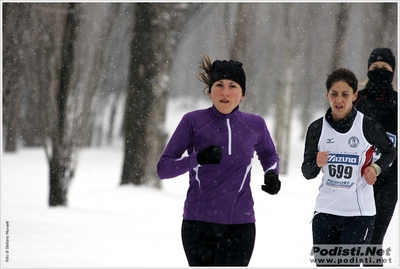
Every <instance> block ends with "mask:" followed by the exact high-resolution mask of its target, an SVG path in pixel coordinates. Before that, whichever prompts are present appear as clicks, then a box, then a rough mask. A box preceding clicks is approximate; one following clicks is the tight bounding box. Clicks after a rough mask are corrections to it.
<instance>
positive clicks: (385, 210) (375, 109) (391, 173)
mask: <svg viewBox="0 0 400 269" xmlns="http://www.w3.org/2000/svg"><path fill="white" fill-rule="evenodd" d="M395 67H396V60H395V56H394V54H393V52H392V51H391V50H390V49H389V48H377V49H374V50H373V51H372V52H371V54H370V56H369V59H368V73H367V76H368V82H367V84H366V86H365V88H364V90H361V91H360V92H359V94H358V98H357V99H356V100H355V101H354V105H355V107H356V108H357V110H358V111H360V112H362V113H364V114H365V115H367V116H369V117H371V118H373V119H375V120H376V121H377V122H379V123H380V124H381V125H382V127H383V128H384V129H385V131H386V133H387V135H388V137H389V138H390V139H391V140H392V142H393V144H394V145H396V147H397V92H396V91H395V90H394V89H393V85H392V83H393V77H394V71H395ZM379 155H380V154H379V152H376V154H375V157H376V158H379ZM397 180H398V179H397V156H396V159H395V160H394V162H393V163H392V164H391V165H390V166H389V167H388V169H386V170H385V171H382V173H381V174H380V175H379V176H378V179H377V181H376V183H375V184H374V196H375V205H376V216H375V224H374V232H373V234H372V239H371V244H374V245H382V244H383V240H384V238H385V234H386V231H387V229H388V226H389V224H390V221H391V219H392V216H393V212H394V210H395V207H396V204H397V191H398V190H397V184H398V181H397ZM365 265H366V264H365ZM377 265H378V264H373V266H377ZM379 265H380V266H383V263H381V264H379Z"/></svg>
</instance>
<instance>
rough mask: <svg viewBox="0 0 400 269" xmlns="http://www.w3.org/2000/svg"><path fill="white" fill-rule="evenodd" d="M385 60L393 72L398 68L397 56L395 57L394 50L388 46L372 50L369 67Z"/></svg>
mask: <svg viewBox="0 0 400 269" xmlns="http://www.w3.org/2000/svg"><path fill="white" fill-rule="evenodd" d="M380 61H381V62H385V63H388V64H389V65H390V67H392V69H393V72H394V69H395V68H396V58H395V57H394V54H393V52H392V51H391V50H390V49H388V48H377V49H374V50H373V51H372V52H371V55H370V56H369V59H368V69H369V67H370V66H371V64H373V63H374V62H380Z"/></svg>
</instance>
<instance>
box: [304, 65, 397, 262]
mask: <svg viewBox="0 0 400 269" xmlns="http://www.w3.org/2000/svg"><path fill="white" fill-rule="evenodd" d="M357 84H358V80H357V78H356V77H355V75H354V73H353V72H352V71H350V70H348V69H345V68H341V69H338V70H335V71H334V72H333V73H332V74H330V75H329V76H328V78H327V81H326V89H327V94H326V96H327V99H328V101H329V104H330V108H329V109H328V111H327V112H326V114H325V116H324V117H322V118H319V119H318V120H316V121H314V122H313V123H311V125H310V126H309V127H308V130H307V135H306V141H305V149H304V160H303V163H302V173H303V176H304V177H305V178H306V179H312V178H315V177H316V176H317V175H318V174H319V173H320V171H321V170H322V172H323V173H322V182H321V185H320V188H319V195H318V197H317V199H316V205H315V208H314V211H315V213H314V217H313V221H312V233H313V245H314V247H315V246H317V245H327V244H331V245H332V244H333V245H343V244H369V241H370V239H371V235H372V230H373V224H374V216H375V203H374V194H373V187H372V185H373V184H374V183H375V181H376V177H377V175H379V174H380V173H381V171H383V170H385V169H386V168H387V167H388V166H389V165H390V163H391V162H392V161H393V160H394V158H395V157H396V148H395V147H394V146H393V144H392V142H391V140H390V139H389V138H388V137H387V135H386V133H385V131H384V130H383V128H382V127H381V126H380V125H379V123H377V122H376V121H374V120H372V119H371V118H368V117H365V116H364V115H363V114H362V113H361V112H358V111H357V110H356V109H355V108H354V107H353V101H354V100H355V99H356V98H357V94H358V92H357ZM374 149H378V150H379V151H380V152H381V153H382V156H381V158H380V159H379V160H377V161H376V162H375V163H372V154H373V151H374ZM317 265H326V264H323V262H322V263H320V264H318V263H317ZM336 265H337V264H336ZM343 265H345V266H348V264H343Z"/></svg>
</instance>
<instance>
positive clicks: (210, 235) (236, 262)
mask: <svg viewBox="0 0 400 269" xmlns="http://www.w3.org/2000/svg"><path fill="white" fill-rule="evenodd" d="M255 236H256V228H255V224H254V223H246V224H230V225H225V224H216V223H210V222H203V221H192V220H183V222H182V243H183V248H184V250H185V254H186V258H187V260H188V262H189V266H247V265H248V264H249V262H250V258H251V255H252V254H253V249H254V243H255Z"/></svg>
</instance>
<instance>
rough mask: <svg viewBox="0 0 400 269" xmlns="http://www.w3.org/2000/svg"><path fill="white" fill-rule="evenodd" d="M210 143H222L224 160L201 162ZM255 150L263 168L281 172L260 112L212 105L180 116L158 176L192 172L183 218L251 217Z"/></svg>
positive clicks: (228, 220)
mask: <svg viewBox="0 0 400 269" xmlns="http://www.w3.org/2000/svg"><path fill="white" fill-rule="evenodd" d="M209 145H218V146H220V147H221V148H222V159H221V162H220V163H219V164H209V165H199V164H198V162H197V159H196V155H197V152H198V151H200V150H202V149H205V148H206V147H208V146H209ZM185 151H187V154H185V155H184V153H185ZM254 151H256V153H257V155H258V159H259V161H260V163H261V165H262V167H263V170H264V172H266V171H268V170H274V171H276V172H277V173H278V172H279V158H278V154H277V152H276V149H275V145H274V143H273V141H272V138H271V135H270V133H269V131H268V128H267V125H266V123H265V121H264V119H263V118H262V117H260V116H258V115H254V114H249V113H244V112H241V111H240V110H239V108H236V109H235V110H234V111H233V112H232V113H230V114H228V115H225V114H221V113H220V112H218V110H217V109H216V108H215V107H214V106H212V107H210V108H207V109H202V110H197V111H192V112H189V113H187V114H185V115H184V116H183V117H182V119H181V121H180V123H179V124H178V126H177V128H176V130H175V132H174V133H173V135H172V137H171V139H170V141H169V142H168V144H167V146H166V148H165V150H164V152H163V154H162V155H161V157H160V160H159V162H158V164H157V173H158V176H159V178H160V179H167V178H173V177H176V176H179V175H182V174H184V173H186V172H189V189H188V191H187V197H186V201H185V205H184V212H183V218H184V219H186V220H198V221H206V222H213V223H220V224H242V223H253V222H255V216H254V210H253V205H254V201H253V197H252V193H251V189H250V174H251V168H252V159H253V156H254ZM258 180H260V185H261V184H263V183H264V180H263V178H259V179H258ZM260 191H261V188H260Z"/></svg>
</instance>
